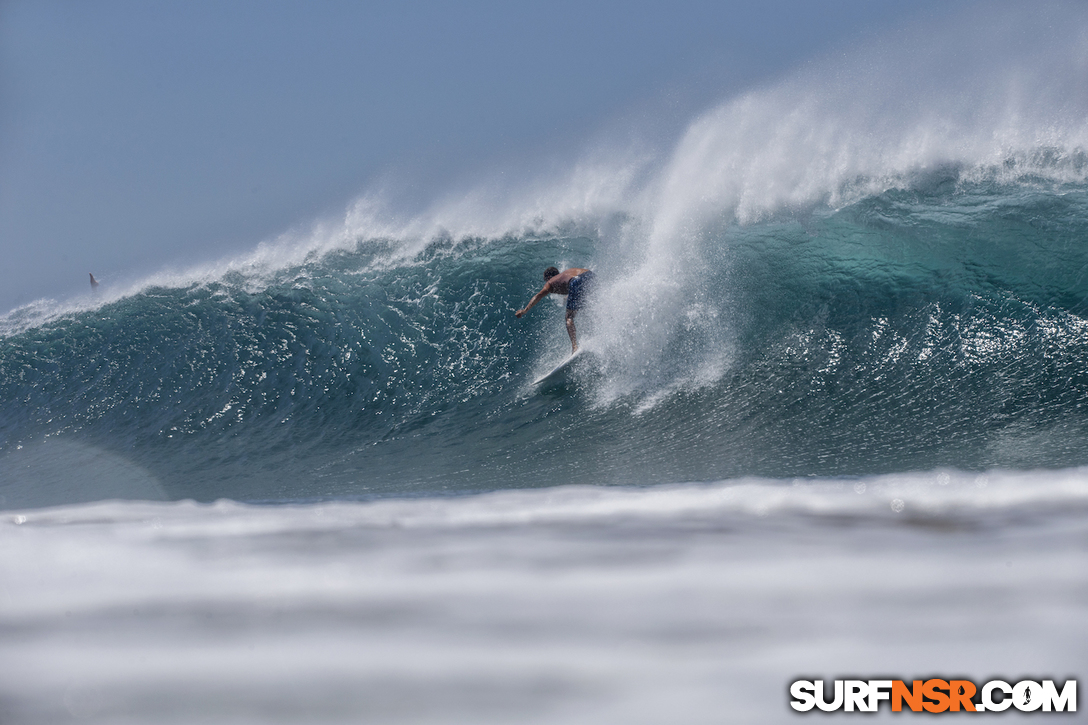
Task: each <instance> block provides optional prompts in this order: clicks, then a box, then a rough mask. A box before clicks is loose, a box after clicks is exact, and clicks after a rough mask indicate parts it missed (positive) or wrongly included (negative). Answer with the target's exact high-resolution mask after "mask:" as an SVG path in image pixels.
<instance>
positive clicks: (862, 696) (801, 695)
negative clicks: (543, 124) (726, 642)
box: [790, 679, 1077, 712]
mask: <svg viewBox="0 0 1088 725" xmlns="http://www.w3.org/2000/svg"><path fill="white" fill-rule="evenodd" d="M826 690H830V692H827V693H826V697H825V687H824V681H823V680H797V681H795V682H794V683H792V684H791V685H790V696H791V697H792V698H793V699H792V700H790V707H792V708H793V709H794V710H798V711H799V712H809V711H810V710H813V709H815V708H818V709H820V710H823V711H824V712H833V711H835V710H843V711H845V712H876V711H877V708H878V707H879V706H880V703H881V702H884V701H887V702H888V704H889V705H890V706H891V709H892V712H902V710H903V709H904V708H906V709H908V710H912V711H914V712H961V711H962V712H1002V711H1004V710H1008V709H1009V708H1010V707H1012V708H1015V709H1017V710H1020V711H1021V712H1035V711H1037V710H1039V711H1042V712H1076V711H1077V681H1076V680H1066V682H1065V683H1064V684H1063V685H1062V686H1061V688H1060V689H1059V688H1058V686H1057V685H1056V684H1054V680H1042V681H1041V682H1036V681H1034V680H1021V681H1020V682H1017V683H1016V684H1015V685H1010V684H1009V683H1008V682H1005V681H1004V680H990V681H989V682H987V683H985V684H984V685H982V686H981V687H979V686H977V685H976V684H975V683H973V682H971V681H970V680H941V679H929V680H914V681H912V682H911V683H910V684H909V685H908V684H907V683H906V682H904V681H903V680H835V681H834V685H833V686H832V687H831V688H826Z"/></svg>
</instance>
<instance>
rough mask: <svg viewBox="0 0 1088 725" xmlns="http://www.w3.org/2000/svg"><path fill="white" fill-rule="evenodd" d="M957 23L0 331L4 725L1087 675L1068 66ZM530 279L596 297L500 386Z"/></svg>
mask: <svg viewBox="0 0 1088 725" xmlns="http://www.w3.org/2000/svg"><path fill="white" fill-rule="evenodd" d="M1055 12H1056V11H1055ZM1062 12H1064V13H1066V14H1069V15H1071V17H1072V20H1078V19H1082V16H1083V11H1080V10H1076V11H1074V10H1069V9H1065V10H1063V11H1062ZM994 22H995V23H996V24H994V23H991V25H988V26H985V27H983V28H982V30H981V31H977V33H981V34H980V35H977V36H975V40H976V45H977V47H974V46H970V45H969V44H968V45H967V46H965V45H964V44H963V42H960V40H962V39H961V38H960V37H959V36H956V35H955V33H954V32H953V31H954V30H955V29H952V30H949V31H948V33H949V35H948V37H945V36H942V35H941V34H939V33H938V34H935V35H934V36H933V37H932V38H930V39H929V41H931V45H932V47H930V51H933V52H929V53H926V54H922V55H924V57H919V56H918V55H915V54H912V53H908V52H907V49H908V48H911V47H913V46H912V44H911V43H909V42H902V43H900V44H899V45H896V44H890V45H889V44H887V43H885V44H882V45H880V46H879V47H872V48H869V47H867V48H861V49H859V50H857V51H855V52H853V53H852V54H850V55H848V57H847V58H846V59H845V60H834V61H826V62H823V63H822V64H816V65H815V66H813V67H811V68H806V69H805V70H803V71H799V72H798V73H796V74H794V75H792V76H790V77H787V78H785V79H782V80H781V81H779V82H777V83H775V84H772V85H770V86H767V87H765V88H760V89H756V90H752V91H750V92H748V93H746V94H743V95H741V96H739V97H736V98H731V99H726V100H725V101H723V102H722V104H721V105H719V106H718V107H716V108H713V109H711V110H709V111H707V112H706V113H704V114H702V115H700V116H699V117H697V118H695V119H693V120H692V122H691V124H690V126H689V127H688V128H687V130H686V132H685V133H684V134H683V135H682V136H681V137H680V138H679V139H678V140H677V141H676V143H675V144H674V145H672V146H671V147H669V148H668V149H667V150H666V151H664V152H661V153H658V154H645V153H641V152H640V153H638V154H636V153H633V152H626V151H624V152H623V153H611V154H601V155H597V156H593V155H591V156H588V157H587V158H586V159H585V160H584V161H583V162H582V163H580V164H578V165H576V166H575V168H573V169H572V170H571V171H570V172H569V174H567V175H564V176H561V178H548V179H535V180H534V179H527V180H525V182H524V183H522V184H519V185H517V186H516V187H515V188H508V187H497V186H496V187H488V186H484V187H481V188H478V189H473V190H471V191H470V192H465V193H453V194H451V195H450V196H449V197H447V198H443V199H441V200H439V201H438V202H436V203H435V204H434V205H433V206H432V207H431V208H430V209H428V210H426V211H424V212H417V213H414V214H403V213H397V212H395V210H394V209H393V208H392V207H391V206H390V205H389V204H388V203H385V202H384V201H383V200H382V199H381V198H380V197H378V196H366V197H363V198H362V199H360V201H359V202H358V203H357V204H355V205H353V207H352V208H351V209H349V210H348V212H347V214H346V215H345V218H344V220H343V222H342V223H341V224H337V225H329V224H326V225H323V226H315V228H314V229H313V230H312V232H308V233H306V234H296V235H293V236H285V237H283V238H281V239H279V240H274V241H271V242H269V243H266V244H262V245H261V246H259V247H258V248H257V249H255V250H254V252H253V253H251V254H249V255H245V256H243V257H240V258H237V259H229V260H223V261H219V262H214V263H210V264H209V265H207V266H205V267H202V268H199V269H186V270H173V271H168V272H164V273H162V274H160V275H158V276H156V277H153V278H151V279H146V280H140V281H136V282H133V283H132V284H128V285H113V286H112V287H110V286H108V285H103V290H102V293H101V294H100V295H96V296H94V297H88V298H86V299H76V300H64V301H53V300H43V301H40V302H38V303H35V304H33V305H29V306H27V307H24V308H20V309H17V310H13V311H10V312H9V313H7V314H6V315H4V316H3V318H0V331H2V334H0V401H2V408H0V509H2V511H0V581H2V584H0V641H2V642H3V644H2V646H0V674H2V677H0V721H2V722H5V723H6V722H12V723H22V722H28V723H29V722H33V723H47V722H68V721H71V720H72V719H78V720H81V721H88V722H110V723H117V722H186V723H188V722H230V723H233V722H238V723H248V722H280V721H282V722H302V721H306V722H383V723H384V722H469V723H486V722H563V723H567V722H593V723H611V722H615V723H620V722H623V723H643V722H645V723H657V722H684V723H700V722H722V721H728V722H733V721H736V722H776V721H781V720H785V719H787V718H791V717H792V716H793V715H794V714H793V713H792V711H791V710H790V709H789V707H788V700H789V698H788V694H787V693H788V686H789V683H790V682H792V681H793V680H794V679H798V678H801V677H802V676H804V677H808V678H817V679H818V678H824V679H834V678H842V677H843V676H861V677H863V678H868V677H873V678H876V677H883V676H893V677H896V678H902V679H906V680H910V679H914V678H918V677H923V676H931V675H936V676H941V675H947V676H964V677H967V678H968V679H972V680H974V681H976V682H984V681H986V680H987V679H991V678H993V677H1001V678H1003V679H1006V680H1008V681H1010V682H1015V681H1017V680H1018V679H1025V678H1035V679H1040V678H1043V677H1047V678H1054V679H1059V680H1062V679H1065V678H1071V677H1072V678H1075V677H1078V676H1080V675H1082V674H1083V673H1084V672H1085V665H1086V664H1088V661H1086V657H1085V652H1088V577H1086V576H1085V575H1086V574H1088V524H1086V523H1085V521H1086V519H1085V514H1086V513H1088V445H1086V443H1088V367H1086V360H1088V122H1086V120H1085V119H1086V118H1088V113H1086V111H1088V87H1085V86H1084V84H1083V83H1082V79H1083V78H1084V77H1085V73H1086V72H1088V52H1086V50H1085V48H1086V47H1088V45H1086V41H1085V39H1084V37H1083V34H1082V33H1079V32H1078V31H1077V28H1078V27H1084V25H1083V23H1081V24H1079V25H1078V23H1077V22H1072V21H1071V22H1068V23H1065V24H1063V25H1062V27H1061V28H1059V29H1058V30H1055V31H1054V32H1053V33H1052V36H1051V37H1050V45H1049V46H1048V49H1047V50H1046V51H1045V52H1043V51H1039V50H1038V49H1035V50H1033V51H1032V52H1031V53H1028V52H1027V51H1025V50H1023V49H1017V48H1016V47H1012V46H1008V45H1005V46H1002V42H1003V40H1002V39H1003V38H1005V37H1006V36H1005V35H1002V33H1006V34H1007V33H1009V32H1011V31H1010V30H1009V28H1014V27H1016V26H1017V24H1016V23H1014V22H1007V19H1006V20H1005V21H1002V22H997V21H994ZM1003 28H1004V29H1003ZM953 37H954V38H956V39H957V42H958V43H959V44H958V45H956V44H954V43H952V41H951V40H950V38H953ZM993 46H996V47H998V49H999V50H1000V51H1001V52H998V53H996V54H995V53H994V52H992V51H993ZM938 51H939V52H938ZM949 54H952V55H954V56H955V58H956V59H957V63H956V65H954V66H949V65H947V64H946V63H945V61H947V59H948V57H949ZM859 69H860V70H859ZM552 264H556V265H559V266H585V267H591V268H593V269H594V270H595V271H596V272H597V275H598V280H599V286H598V289H597V294H596V296H595V299H594V301H593V305H592V306H591V307H590V308H589V309H587V310H585V311H584V312H581V313H579V316H578V318H577V323H578V328H579V336H580V339H581V341H582V344H583V345H584V346H585V347H586V348H587V349H590V350H593V351H594V353H595V355H594V356H593V360H594V364H592V365H585V366H581V367H579V368H577V369H576V371H575V373H574V374H573V375H572V377H571V378H570V379H569V380H568V381H566V382H565V383H564V384H562V385H558V386H553V387H549V388H547V389H537V388H534V386H533V385H532V384H531V381H532V380H533V379H534V378H536V377H537V376H538V375H540V374H541V373H543V372H544V371H546V370H548V369H549V368H550V367H552V366H554V365H555V364H556V363H558V362H559V361H560V360H561V359H563V357H564V356H565V355H566V354H568V353H569V345H568V343H567V339H566V332H565V329H564V328H563V323H562V318H563V313H562V308H561V306H560V304H558V303H560V302H561V300H558V299H555V300H548V301H545V302H544V303H542V304H540V305H538V306H537V307H536V308H534V310H533V311H532V312H530V313H529V315H527V316H526V317H525V318H523V319H521V320H519V319H516V318H515V317H514V315H513V311H514V310H515V309H517V308H519V307H521V306H523V305H524V304H525V302H526V301H527V300H528V299H529V297H530V296H531V295H532V294H533V293H534V292H535V291H536V290H537V289H539V286H540V284H541V283H542V280H541V271H542V270H543V268H544V267H546V266H549V265H552ZM888 715H890V713H886V712H885V713H883V716H888Z"/></svg>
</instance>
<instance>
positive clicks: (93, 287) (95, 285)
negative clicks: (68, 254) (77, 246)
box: [87, 272, 98, 292]
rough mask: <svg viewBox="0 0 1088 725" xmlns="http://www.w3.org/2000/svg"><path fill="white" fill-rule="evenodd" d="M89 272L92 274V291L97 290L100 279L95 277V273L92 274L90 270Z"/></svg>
mask: <svg viewBox="0 0 1088 725" xmlns="http://www.w3.org/2000/svg"><path fill="white" fill-rule="evenodd" d="M87 274H90V275H91V291H93V292H97V291H98V280H97V279H95V278H94V275H93V274H91V273H90V272H88V273H87Z"/></svg>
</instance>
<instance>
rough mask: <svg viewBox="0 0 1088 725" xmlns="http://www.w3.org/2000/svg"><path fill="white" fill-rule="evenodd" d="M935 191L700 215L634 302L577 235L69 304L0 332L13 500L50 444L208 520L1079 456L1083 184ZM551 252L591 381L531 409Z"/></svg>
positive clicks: (355, 251)
mask: <svg viewBox="0 0 1088 725" xmlns="http://www.w3.org/2000/svg"><path fill="white" fill-rule="evenodd" d="M948 174H949V175H948V177H947V178H945V179H944V180H942V182H941V183H940V184H930V185H929V187H928V188H927V187H926V186H923V185H922V184H918V185H916V186H914V187H911V188H906V189H893V190H889V191H886V192H883V193H880V194H877V195H874V196H867V197H864V198H861V199H859V200H857V201H855V202H853V203H851V204H848V205H845V206H843V207H842V208H838V209H828V208H824V209H813V210H811V213H809V214H808V215H807V216H805V218H804V219H800V220H799V219H797V218H794V217H791V215H789V214H779V215H778V216H777V217H775V218H770V219H767V220H764V221H759V222H755V223H749V224H744V225H741V224H736V223H732V224H729V223H727V224H717V223H715V224H708V225H707V226H706V227H705V228H704V229H703V230H701V231H700V233H699V234H698V235H696V236H694V237H693V238H690V239H685V240H683V244H682V246H681V245H678V247H679V248H678V249H677V250H676V251H675V256H674V260H673V262H674V266H673V267H672V268H671V269H670V270H669V271H668V272H666V273H665V274H662V275H659V276H657V277H654V278H653V280H652V282H653V285H651V286H650V287H647V288H644V289H642V290H636V291H635V292H634V294H633V295H632V293H631V292H630V290H628V289H627V288H625V287H624V285H629V284H630V283H631V279H632V277H631V275H630V274H629V273H628V272H626V271H625V269H624V265H623V262H622V256H623V253H624V252H626V251H627V249H626V248H625V246H624V245H625V244H627V245H630V244H633V242H632V241H631V237H630V236H627V235H625V234H624V233H622V232H621V233H616V234H613V235H612V236H609V235H607V234H604V233H602V232H601V231H599V230H583V231H582V232H581V233H575V232H573V231H568V232H566V233H560V232H553V233H549V234H539V235H533V236H529V235H520V236H512V235H511V236H503V237H500V238H496V239H482V238H473V237H469V238H466V239H462V240H458V241H453V240H451V239H448V238H447V239H443V238H439V239H435V240H432V241H430V242H428V243H426V244H425V245H423V246H422V249H420V250H419V251H418V252H414V253H411V254H404V253H403V251H402V250H400V249H398V247H397V245H396V244H395V243H394V242H391V241H388V240H386V241H382V240H372V239H359V240H358V242H357V243H356V244H354V245H350V246H348V247H347V248H346V249H340V250H336V251H331V252H327V253H325V254H321V255H310V256H309V257H307V258H305V259H303V260H302V261H300V262H298V263H295V264H289V265H286V266H284V267H283V268H280V269H276V270H275V271H274V272H273V273H272V274H270V275H268V276H266V277H265V278H262V279H259V280H258V279H256V278H255V275H253V274H246V273H244V272H239V271H231V272H227V273H224V274H221V275H220V276H219V277H217V278H212V279H203V280H200V281H190V282H187V283H185V284H177V285H173V286H166V285H161V286H160V285H149V286H147V287H145V288H143V289H140V290H139V291H137V292H135V293H133V294H129V295H126V296H123V297H121V298H119V299H116V300H112V301H108V302H104V303H101V304H93V305H90V306H89V307H87V308H86V309H79V310H77V311H73V312H69V313H66V314H62V315H60V316H58V317H56V318H55V319H51V320H48V321H46V322H44V323H42V324H39V325H35V326H33V327H30V328H29V329H26V330H23V331H14V332H12V333H11V334H8V335H6V336H4V337H3V338H2V340H0V350H2V355H0V391H2V397H3V399H4V400H6V401H11V403H10V404H9V405H7V406H5V410H4V415H3V417H2V419H0V450H2V451H3V453H4V454H6V457H5V458H4V459H3V460H5V461H7V462H8V465H11V466H14V467H16V468H17V469H19V470H21V471H22V473H21V474H20V475H21V476H23V478H22V480H23V481H25V482H24V483H20V484H15V483H12V482H11V480H12V479H9V483H7V484H6V486H5V491H4V494H5V495H7V496H8V497H9V498H11V504H9V505H15V503H16V502H17V501H19V500H20V498H19V497H20V496H28V495H29V494H27V493H25V492H24V491H23V489H22V488H20V487H21V486H22V487H31V486H33V485H34V483H33V482H34V480H35V476H36V474H35V472H34V471H35V467H37V466H40V465H41V464H39V463H36V461H37V457H40V456H38V454H36V453H34V451H47V450H48V449H49V448H51V447H53V446H57V445H67V444H73V445H79V446H84V447H90V448H93V449H94V450H96V451H98V452H101V453H102V454H104V455H109V456H115V457H119V458H122V459H124V460H126V461H128V462H129V463H130V464H132V465H133V466H136V467H138V468H139V469H142V470H143V471H144V472H146V475H147V477H148V481H149V485H154V486H156V487H158V488H160V489H161V492H162V494H161V495H162V496H164V497H167V498H173V499H182V498H194V499H197V500H213V499H216V498H220V497H227V498H234V499H237V500H251V501H252V500H309V499H323V498H330V497H332V498H344V497H347V498H368V497H373V496H390V495H392V496H403V495H438V494H445V493H451V492H473V491H477V492H478V491H486V490H494V489H501V488H520V487H528V486H538V485H554V484H556V483H596V484H626V485H630V484H635V485H642V484H656V483H676V482H683V481H713V480H721V479H725V478H736V477H741V476H753V475H754V476H763V477H772V478H784V477H794V476H832V475H835V476H843V475H845V476H864V475H872V474H878V473H887V472H894V471H908V470H929V469H933V468H937V467H952V468H958V469H964V470H985V469H989V468H995V467H1000V468H1039V467H1045V468H1065V467H1072V466H1080V465H1084V464H1086V463H1088V453H1086V449H1085V447H1084V446H1083V441H1084V440H1085V434H1086V432H1088V392H1086V391H1088V373H1086V371H1085V367H1084V365H1083V360H1084V359H1085V358H1086V353H1088V335H1086V334H1085V331H1086V322H1085V317H1084V315H1085V313H1086V312H1088V302H1086V301H1085V300H1086V299H1088V248H1086V247H1085V245H1084V244H1083V240H1084V239H1085V238H1086V237H1088V187H1086V185H1085V184H1083V183H1080V182H1077V183H1056V182H1041V181H1038V180H1035V179H1028V180H1024V181H1020V182H1017V183H996V182H971V181H962V180H960V179H958V178H957V174H955V173H954V172H952V171H949V172H948ZM615 223H616V224H617V225H619V226H620V227H621V228H622V226H623V224H624V220H622V219H620V220H618V221H616V222H615ZM394 252H401V254H400V255H399V256H394ZM562 260H568V261H569V262H570V263H577V264H586V265H589V266H592V267H594V268H596V269H598V270H599V274H600V276H601V279H602V284H601V291H600V299H599V300H598V304H597V306H596V307H595V308H591V309H589V310H588V311H586V312H584V313H582V314H581V316H580V317H579V318H578V322H579V323H580V325H581V329H582V339H583V341H584V344H585V345H586V346H587V347H588V348H591V349H593V350H594V351H595V352H596V353H598V355H597V357H598V360H599V365H598V366H596V367H595V368H593V369H592V370H587V371H584V372H583V374H582V375H581V376H580V377H576V378H575V379H574V380H572V381H571V383H570V384H569V385H567V386H564V387H562V388H560V389H549V390H546V391H537V390H534V389H533V388H532V386H531V384H530V381H531V380H533V379H534V378H535V377H536V376H537V375H538V374H539V373H540V372H542V371H543V370H545V369H547V368H549V367H550V366H551V365H553V364H554V363H555V362H557V361H558V360H560V359H562V356H563V355H565V354H566V351H567V350H568V349H569V348H568V346H567V344H566V341H565V338H566V334H565V330H564V328H563V321H562V318H563V313H562V310H561V308H560V307H559V306H558V305H553V304H548V303H547V302H546V303H545V304H542V305H540V306H539V307H538V308H536V309H534V310H533V311H532V313H530V315H528V316H527V317H526V318H524V319H523V320H517V319H515V318H514V316H513V310H515V309H517V308H518V307H520V306H521V305H523V304H524V303H525V301H526V300H527V299H528V298H529V296H531V294H532V293H533V292H534V291H535V290H536V289H537V288H538V286H539V284H540V283H541V278H540V272H541V268H542V267H543V266H545V265H546V264H551V263H556V262H559V261H562ZM639 274H640V275H645V273H639ZM634 279H639V276H638V275H635V277H634ZM655 285H656V286H655ZM10 318H11V316H9V319H10ZM16 401H17V402H16ZM43 447H44V448H43ZM42 455H44V456H46V457H51V454H46V453H42ZM575 464H576V465H575ZM20 467H21V468H20ZM94 471H95V466H93V465H90V466H89V467H88V469H87V470H86V471H85V472H84V473H85V478H84V480H83V482H82V483H81V484H80V485H82V486H86V487H87V488H88V489H90V490H89V493H90V494H93V493H94V491H93V486H94V483H93V482H94V481H95V480H96V478H97V477H96V475H95V473H94ZM42 475H43V476H48V475H49V474H48V473H43V474H42ZM68 495H74V496H77V497H79V496H82V494H79V493H75V492H72V493H70V494H68ZM84 498H86V496H84ZM63 500H64V499H63V497H62V499H61V500H59V501H56V502H63Z"/></svg>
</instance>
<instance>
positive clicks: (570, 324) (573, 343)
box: [567, 310, 578, 355]
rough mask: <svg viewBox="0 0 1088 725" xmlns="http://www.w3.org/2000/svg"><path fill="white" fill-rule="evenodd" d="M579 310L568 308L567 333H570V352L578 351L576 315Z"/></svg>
mask: <svg viewBox="0 0 1088 725" xmlns="http://www.w3.org/2000/svg"><path fill="white" fill-rule="evenodd" d="M576 314H578V310H567V334H568V335H570V352H571V354H572V355H573V354H574V353H576V352H578V333H577V332H575V330H574V316H575V315H576Z"/></svg>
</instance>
